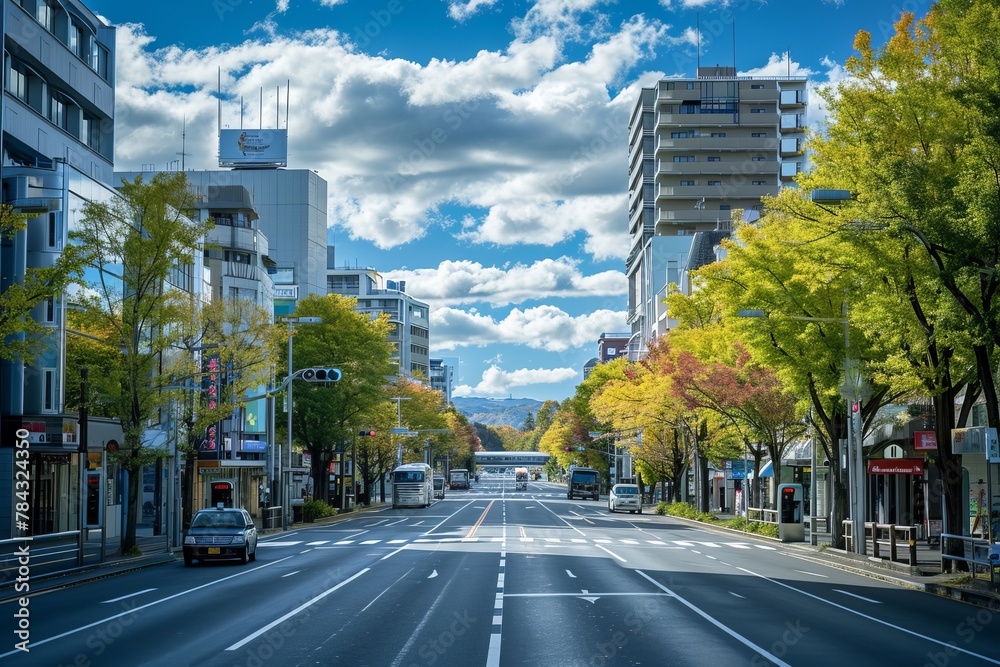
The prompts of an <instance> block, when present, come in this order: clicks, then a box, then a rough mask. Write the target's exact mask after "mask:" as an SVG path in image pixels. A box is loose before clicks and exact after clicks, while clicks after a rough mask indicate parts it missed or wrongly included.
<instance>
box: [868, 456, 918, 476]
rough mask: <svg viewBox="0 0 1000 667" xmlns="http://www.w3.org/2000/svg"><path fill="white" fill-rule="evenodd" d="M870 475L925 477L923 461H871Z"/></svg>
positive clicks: (869, 465) (869, 464)
mask: <svg viewBox="0 0 1000 667" xmlns="http://www.w3.org/2000/svg"><path fill="white" fill-rule="evenodd" d="M868 474H869V475H923V474H924V461H923V459H870V460H869V461H868Z"/></svg>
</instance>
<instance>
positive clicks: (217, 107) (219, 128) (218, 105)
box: [215, 65, 222, 137]
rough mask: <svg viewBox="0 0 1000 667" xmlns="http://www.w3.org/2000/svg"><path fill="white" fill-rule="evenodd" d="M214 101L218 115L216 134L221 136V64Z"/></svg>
mask: <svg viewBox="0 0 1000 667" xmlns="http://www.w3.org/2000/svg"><path fill="white" fill-rule="evenodd" d="M215 101H216V115H217V116H218V125H217V127H216V136H217V137H221V136H222V66H221V65H220V66H219V95H218V97H216V98H215Z"/></svg>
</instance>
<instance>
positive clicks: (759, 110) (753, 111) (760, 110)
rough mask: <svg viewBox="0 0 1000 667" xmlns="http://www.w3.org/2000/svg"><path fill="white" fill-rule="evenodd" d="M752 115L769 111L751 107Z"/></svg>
mask: <svg viewBox="0 0 1000 667" xmlns="http://www.w3.org/2000/svg"><path fill="white" fill-rule="evenodd" d="M750 113H767V109H765V108H764V107H751V109H750Z"/></svg>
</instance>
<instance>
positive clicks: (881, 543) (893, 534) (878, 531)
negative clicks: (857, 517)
mask: <svg viewBox="0 0 1000 667" xmlns="http://www.w3.org/2000/svg"><path fill="white" fill-rule="evenodd" d="M918 530H919V529H918V527H917V526H897V525H896V524H892V523H870V522H865V552H866V553H867V551H868V541H869V540H871V543H872V555H873V556H875V558H884V556H883V555H882V549H881V548H882V547H885V546H888V547H889V560H891V561H893V562H905V563H906V564H907V565H916V564H917V533H918ZM901 545H905V546H906V559H905V561H901V560H900V558H899V547H900V546H901Z"/></svg>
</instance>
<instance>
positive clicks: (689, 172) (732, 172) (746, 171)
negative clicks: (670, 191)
mask: <svg viewBox="0 0 1000 667" xmlns="http://www.w3.org/2000/svg"><path fill="white" fill-rule="evenodd" d="M767 157H771V158H772V159H768V160H759V161H753V160H748V159H744V160H727V161H722V160H720V161H719V162H704V161H702V162H664V161H662V160H661V161H658V164H657V165H656V173H657V176H659V177H662V176H669V175H674V176H692V177H697V178H698V179H700V180H706V179H708V178H709V177H712V176H719V177H720V178H727V177H732V176H736V175H739V176H742V177H743V178H746V179H747V180H750V179H753V178H754V177H755V176H758V175H759V176H762V177H766V176H772V177H773V176H775V175H777V173H778V165H779V162H778V161H777V160H775V159H773V154H771V155H770V156H767ZM661 180H662V178H658V179H657V181H661ZM699 185H702V184H701V183H699Z"/></svg>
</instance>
